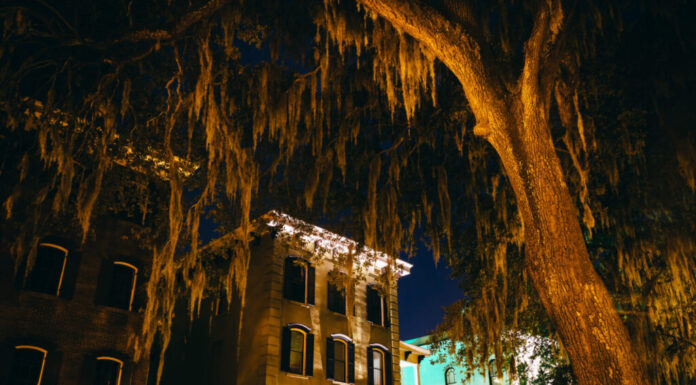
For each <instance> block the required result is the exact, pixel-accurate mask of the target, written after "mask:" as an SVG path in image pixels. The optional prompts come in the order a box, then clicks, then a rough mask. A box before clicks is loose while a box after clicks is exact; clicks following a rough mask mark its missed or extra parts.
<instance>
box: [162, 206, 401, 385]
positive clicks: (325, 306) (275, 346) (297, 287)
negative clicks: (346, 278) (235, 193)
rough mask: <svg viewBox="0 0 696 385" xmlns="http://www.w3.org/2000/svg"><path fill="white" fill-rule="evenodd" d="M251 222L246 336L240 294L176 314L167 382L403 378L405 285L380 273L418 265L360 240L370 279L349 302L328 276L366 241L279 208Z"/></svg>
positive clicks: (255, 384)
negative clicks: (193, 316)
mask: <svg viewBox="0 0 696 385" xmlns="http://www.w3.org/2000/svg"><path fill="white" fill-rule="evenodd" d="M253 227H254V234H253V235H254V236H255V239H254V241H253V242H252V247H251V260H250V267H249V272H248V286H247V290H246V297H245V302H246V305H245V307H244V311H243V317H242V328H241V339H240V340H239V341H237V340H238V330H239V329H238V326H239V298H237V301H235V302H234V303H233V304H232V306H231V307H230V310H229V311H227V310H226V309H227V307H225V306H222V307H219V306H214V305H213V306H204V310H203V314H202V315H201V318H200V319H199V320H198V321H194V324H193V325H189V324H188V323H187V322H186V321H187V319H183V320H182V318H183V317H178V319H179V322H176V323H177V324H178V325H179V326H178V330H177V331H175V333H174V340H173V341H172V343H171V345H170V348H169V350H168V353H167V356H166V358H165V364H164V375H163V378H162V382H163V383H167V384H184V383H192V381H195V382H196V383H203V384H205V383H209V384H219V385H228V384H236V385H259V384H266V385H271V384H272V385H276V384H298V385H299V384H303V385H308V384H327V383H328V384H331V383H354V384H359V385H368V384H369V385H378V384H399V381H400V366H399V361H400V355H399V325H398V319H399V317H398V303H397V292H396V287H394V286H392V287H391V288H385V287H384V284H383V283H382V282H383V280H382V279H380V276H381V275H382V274H383V273H384V270H385V268H386V267H387V266H388V265H389V264H391V266H393V267H394V269H395V271H396V275H397V277H402V276H405V275H407V274H409V271H410V268H411V265H410V264H408V263H406V262H404V261H401V260H396V263H395V264H394V263H393V262H391V261H390V259H389V257H388V256H386V255H384V254H382V253H379V252H375V251H373V250H370V249H367V248H362V249H361V250H362V252H360V253H357V255H356V262H355V264H354V269H355V270H357V271H360V275H361V277H362V278H361V280H359V281H358V282H357V283H356V284H355V304H354V305H355V306H354V308H353V309H348V306H347V305H346V300H345V296H344V295H343V293H342V291H341V290H340V289H338V287H337V284H335V283H334V282H335V280H334V279H330V278H329V275H330V274H336V273H338V274H340V266H341V264H340V263H337V261H339V259H340V256H341V255H343V256H345V255H346V254H347V252H348V250H349V249H351V248H353V249H356V248H357V247H358V245H357V244H356V243H355V242H354V241H352V240H349V239H347V238H344V237H342V236H339V235H337V234H334V233H331V232H328V231H326V230H323V229H321V228H319V227H316V226H313V225H310V224H307V223H305V222H302V221H299V220H297V219H294V218H291V217H289V216H287V215H284V214H278V213H274V212H272V213H269V214H267V215H265V216H264V217H262V218H260V219H259V220H257V221H256V222H255V224H254V226H253ZM234 242H235V236H234V234H229V235H227V236H223V237H222V238H220V239H217V240H214V241H213V242H211V243H210V244H209V245H207V246H206V247H205V248H204V251H203V252H204V253H208V254H216V253H217V254H220V253H225V252H227V250H229V248H230V247H231V245H232V244H234ZM332 271H333V272H332ZM209 305H210V304H209ZM347 313H349V314H352V322H351V324H352V325H350V326H349V320H348V317H347ZM186 317H188V316H186ZM182 321H183V322H182Z"/></svg>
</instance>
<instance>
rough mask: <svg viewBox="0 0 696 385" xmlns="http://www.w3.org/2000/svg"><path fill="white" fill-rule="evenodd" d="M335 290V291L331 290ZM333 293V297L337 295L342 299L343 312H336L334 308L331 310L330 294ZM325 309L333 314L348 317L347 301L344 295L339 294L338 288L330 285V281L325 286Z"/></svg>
mask: <svg viewBox="0 0 696 385" xmlns="http://www.w3.org/2000/svg"><path fill="white" fill-rule="evenodd" d="M332 288H333V289H335V290H332ZM333 291H335V294H334V295H338V296H339V297H341V298H342V300H343V312H341V311H338V310H336V309H335V308H332V307H331V306H332V305H331V297H332V295H331V293H332V292H333ZM326 308H327V309H328V310H329V311H330V312H332V313H335V314H341V315H344V316H345V315H348V301H347V299H346V293H345V292H344V293H341V290H340V289H339V288H338V286H336V285H334V284H332V283H331V282H330V281H329V282H328V283H327V285H326Z"/></svg>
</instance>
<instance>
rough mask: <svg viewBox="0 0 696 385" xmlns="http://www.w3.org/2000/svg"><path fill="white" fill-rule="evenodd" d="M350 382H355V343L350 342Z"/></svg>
mask: <svg viewBox="0 0 696 385" xmlns="http://www.w3.org/2000/svg"><path fill="white" fill-rule="evenodd" d="M348 383H350V384H354V383H355V345H354V344H352V343H350V342H349V343H348Z"/></svg>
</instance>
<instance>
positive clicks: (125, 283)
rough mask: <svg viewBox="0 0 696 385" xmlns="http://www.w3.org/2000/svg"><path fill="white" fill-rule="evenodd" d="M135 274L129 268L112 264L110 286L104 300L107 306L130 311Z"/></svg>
mask: <svg viewBox="0 0 696 385" xmlns="http://www.w3.org/2000/svg"><path fill="white" fill-rule="evenodd" d="M135 272H136V271H135V270H134V269H133V268H132V267H130V266H127V265H122V264H118V263H114V265H113V267H112V270H111V286H110V287H109V293H108V295H107V298H106V304H107V305H108V306H113V307H117V308H120V309H125V310H130V305H131V294H132V293H133V285H134V284H135V274H136V273H135Z"/></svg>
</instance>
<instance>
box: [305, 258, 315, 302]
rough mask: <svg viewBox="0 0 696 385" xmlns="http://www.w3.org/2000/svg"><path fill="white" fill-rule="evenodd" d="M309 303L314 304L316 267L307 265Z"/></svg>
mask: <svg viewBox="0 0 696 385" xmlns="http://www.w3.org/2000/svg"><path fill="white" fill-rule="evenodd" d="M307 304H308V305H314V267H313V266H311V265H309V264H308V266H307Z"/></svg>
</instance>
